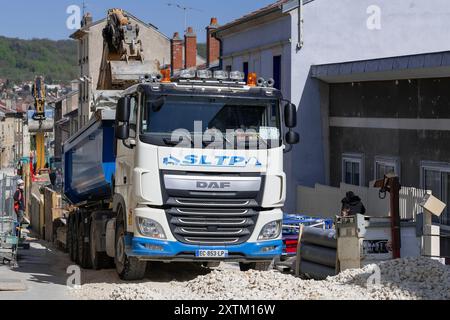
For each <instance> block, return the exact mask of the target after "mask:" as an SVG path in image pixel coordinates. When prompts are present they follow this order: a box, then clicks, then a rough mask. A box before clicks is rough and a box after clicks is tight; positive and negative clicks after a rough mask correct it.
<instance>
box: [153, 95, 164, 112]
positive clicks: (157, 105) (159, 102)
mask: <svg viewBox="0 0 450 320" xmlns="http://www.w3.org/2000/svg"><path fill="white" fill-rule="evenodd" d="M165 103H166V98H165V97H161V98H159V99H156V100H155V101H152V102H151V104H152V110H153V112H159V111H161V109H162V107H163V106H164V104H165Z"/></svg>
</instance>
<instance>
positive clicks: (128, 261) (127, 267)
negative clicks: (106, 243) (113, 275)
mask: <svg viewBox="0 0 450 320" xmlns="http://www.w3.org/2000/svg"><path fill="white" fill-rule="evenodd" d="M114 261H115V263H116V271H117V274H118V275H119V277H120V279H122V280H124V281H136V280H143V279H144V277H145V270H146V269H147V262H145V261H139V260H138V259H137V258H134V257H128V256H127V254H126V252H125V227H124V224H123V221H118V224H117V227H116V254H115V258H114Z"/></svg>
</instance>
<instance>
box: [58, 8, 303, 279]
mask: <svg viewBox="0 0 450 320" xmlns="http://www.w3.org/2000/svg"><path fill="white" fill-rule="evenodd" d="M103 38H104V46H103V47H104V53H103V62H102V65H101V70H100V77H99V79H100V80H99V83H98V88H97V90H96V91H95V92H94V96H95V97H96V98H95V99H94V100H95V102H94V109H95V112H94V116H93V117H92V118H91V120H90V122H89V123H88V124H87V125H86V126H85V127H83V128H82V129H81V130H80V131H79V132H78V133H76V134H75V135H74V136H72V137H71V138H70V139H69V140H68V141H67V142H66V143H65V144H64V147H63V157H64V180H65V183H64V194H65V197H66V198H67V199H68V200H69V201H70V202H71V211H70V214H69V217H68V222H67V225H68V228H67V247H68V251H69V252H70V256H71V259H72V260H73V261H75V262H77V263H78V264H79V265H81V266H82V267H83V268H90V267H91V268H95V269H100V268H102V267H107V266H109V265H111V264H112V263H114V264H115V266H116V270H117V273H118V275H119V276H120V277H121V278H122V279H124V280H137V279H142V278H143V277H144V274H145V270H146V266H147V262H149V261H158V262H180V261H182V262H183V261H184V262H195V263H200V264H206V265H207V266H211V265H217V264H218V263H220V262H221V261H235V262H239V263H240V266H241V269H242V270H248V269H259V270H264V269H267V268H268V267H269V266H270V265H271V261H272V260H273V259H274V258H275V257H277V256H280V255H281V253H282V248H283V241H282V220H283V212H282V207H283V206H284V202H285V198H286V175H285V173H284V170H283V154H284V153H285V152H287V151H288V150H290V149H291V148H290V146H292V145H293V144H296V143H298V141H299V136H298V134H297V133H295V132H294V131H293V128H295V127H296V125H297V110H296V106H295V105H293V104H292V103H290V102H288V101H286V100H284V99H283V98H282V95H281V92H280V91H279V90H277V89H276V88H274V87H273V83H274V81H273V80H271V79H268V80H264V79H262V78H259V79H258V77H257V75H256V74H253V73H252V74H250V75H249V76H248V82H245V81H244V78H245V75H244V74H243V73H242V72H238V71H236V72H230V73H229V72H226V71H216V72H214V73H213V72H212V71H210V70H199V71H195V70H183V71H182V72H181V73H180V75H179V79H178V80H174V79H171V77H170V75H171V72H170V69H163V70H159V69H158V68H157V64H153V65H152V63H149V62H147V61H146V60H145V59H144V57H143V54H142V51H143V46H144V45H151V43H144V42H143V41H140V40H139V28H138V27H137V26H134V25H133V24H132V23H131V20H130V19H129V18H128V17H127V16H126V15H125V13H124V12H123V11H122V10H119V9H112V10H109V11H108V19H107V25H106V27H105V29H104V31H103ZM155 68H156V70H158V71H157V72H152V70H155ZM114 102H115V103H114ZM283 108H284V115H283ZM283 119H284V121H285V123H284V126H283V125H282V120H283ZM199 121H201V122H202V123H203V124H200V125H199ZM284 127H286V128H288V130H287V131H286V135H285V136H284V135H283V131H284ZM204 130H206V132H205V133H204ZM173 133H175V134H177V133H178V135H177V136H176V137H174V136H173V135H172V134H173ZM182 142H184V143H182Z"/></svg>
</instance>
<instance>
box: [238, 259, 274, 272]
mask: <svg viewBox="0 0 450 320" xmlns="http://www.w3.org/2000/svg"><path fill="white" fill-rule="evenodd" d="M271 264H272V262H270V261H269V262H268V261H265V262H252V263H243V262H240V263H239V268H240V269H241V271H243V272H245V271H250V270H256V271H268V270H269V268H270V265H271Z"/></svg>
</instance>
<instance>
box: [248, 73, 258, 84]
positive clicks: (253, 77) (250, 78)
mask: <svg viewBox="0 0 450 320" xmlns="http://www.w3.org/2000/svg"><path fill="white" fill-rule="evenodd" d="M257 77H258V76H257V75H256V73H255V72H251V73H249V74H248V79H247V85H248V86H249V87H256V81H257V80H256V79H257Z"/></svg>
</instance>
